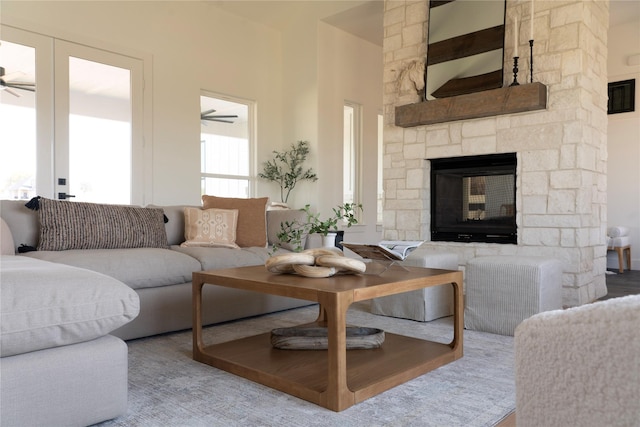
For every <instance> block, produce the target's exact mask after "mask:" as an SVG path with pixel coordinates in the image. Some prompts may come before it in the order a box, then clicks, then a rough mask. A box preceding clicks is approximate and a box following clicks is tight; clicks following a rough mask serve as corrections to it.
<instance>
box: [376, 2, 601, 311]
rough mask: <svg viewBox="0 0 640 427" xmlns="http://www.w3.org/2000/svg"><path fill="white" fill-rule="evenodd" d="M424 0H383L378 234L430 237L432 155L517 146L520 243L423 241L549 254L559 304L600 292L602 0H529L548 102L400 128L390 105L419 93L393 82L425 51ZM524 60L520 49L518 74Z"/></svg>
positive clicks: (520, 11)
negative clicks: (557, 269)
mask: <svg viewBox="0 0 640 427" xmlns="http://www.w3.org/2000/svg"><path fill="white" fill-rule="evenodd" d="M427 3H428V2H427V0H421V1H389V0H387V1H385V16H384V31H385V38H384V45H383V54H384V116H385V127H384V188H385V205H384V238H385V239H393V240H397V239H401V240H429V239H430V200H429V198H430V182H429V181H430V178H429V161H428V159H433V158H443V157H456V156H467V155H480V154H491V153H506V152H516V153H517V159H518V167H517V178H516V179H517V181H516V185H517V190H516V209H517V218H516V222H517V225H518V244H517V245H502V244H484V243H453V242H452V243H448V242H431V243H429V244H430V245H433V246H438V247H442V248H443V249H446V250H447V251H453V252H456V253H457V254H458V255H459V258H460V260H461V264H462V266H463V267H464V265H465V264H466V262H467V261H468V260H469V259H471V258H474V257H478V256H485V255H525V256H527V255H528V256H547V257H553V258H556V259H559V260H561V261H562V262H563V267H564V275H563V305H564V306H577V305H581V304H585V303H588V302H591V301H593V300H594V299H596V298H599V297H601V296H603V295H605V294H606V285H605V278H604V275H605V270H606V246H605V235H606V208H607V206H606V202H607V200H606V172H607V170H606V166H607V113H606V109H607V70H606V67H607V30H608V25H609V24H608V22H609V2H608V0H598V1H591V0H578V1H559V0H552V1H538V0H536V3H535V20H534V38H535V43H534V80H535V81H538V82H541V83H543V84H545V85H546V86H547V88H548V105H547V109H546V111H545V110H542V111H536V112H529V113H520V114H510V115H504V116H497V117H490V118H483V119H475V120H465V121H457V122H449V123H443V124H437V125H429V126H418V127H412V128H400V127H396V126H395V125H394V121H395V117H394V110H395V107H396V106H398V105H405V104H409V103H414V102H417V101H418V100H417V98H416V94H415V93H412V92H409V93H401V92H399V89H398V88H399V85H398V84H397V78H398V75H399V73H400V72H401V71H402V69H403V67H405V66H406V65H407V64H408V63H409V62H411V61H414V60H423V59H424V58H425V55H426V34H427V31H428V13H429V12H428V4H427ZM516 15H517V16H518V20H519V22H520V23H521V27H520V28H521V29H520V34H519V42H520V43H519V51H520V52H521V56H525V54H523V52H528V51H529V44H528V39H529V19H530V2H529V0H507V10H506V24H507V28H506V35H505V58H506V59H505V63H506V64H505V73H504V76H505V86H506V85H508V84H510V83H511V81H512V79H513V75H512V73H511V72H510V70H511V68H512V60H511V58H510V57H511V56H512V52H513V40H514V39H513V31H514V29H513V25H512V23H513V18H514V16H516ZM528 68H529V61H528V54H526V57H525V58H521V73H520V74H519V78H518V80H519V81H520V82H521V83H523V82H528V81H529V71H528ZM523 69H524V70H523Z"/></svg>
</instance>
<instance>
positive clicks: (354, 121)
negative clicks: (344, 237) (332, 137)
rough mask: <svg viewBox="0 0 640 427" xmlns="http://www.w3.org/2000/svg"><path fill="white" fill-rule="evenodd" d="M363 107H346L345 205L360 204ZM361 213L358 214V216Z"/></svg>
mask: <svg viewBox="0 0 640 427" xmlns="http://www.w3.org/2000/svg"><path fill="white" fill-rule="evenodd" d="M361 116H362V107H361V106H360V105H358V104H355V103H352V102H345V105H344V122H343V126H344V136H343V157H342V158H343V171H342V186H343V195H342V202H343V203H356V204H358V203H360V189H359V179H358V177H359V176H360V165H359V158H360V156H359V151H360V145H361V144H360V139H361V135H362V132H361V122H362V120H361ZM359 212H360V211H357V212H356V215H357V214H358V213H359Z"/></svg>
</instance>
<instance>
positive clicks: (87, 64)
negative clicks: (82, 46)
mask: <svg viewBox="0 0 640 427" xmlns="http://www.w3.org/2000/svg"><path fill="white" fill-rule="evenodd" d="M69 88H70V91H69V191H70V194H73V195H75V196H76V197H75V200H78V201H86V202H101V203H115V204H128V203H130V201H131V72H130V71H129V70H127V69H124V68H119V67H114V66H111V65H105V64H101V63H98V62H93V61H88V60H85V59H80V58H74V57H70V58H69Z"/></svg>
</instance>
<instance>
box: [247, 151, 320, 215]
mask: <svg viewBox="0 0 640 427" xmlns="http://www.w3.org/2000/svg"><path fill="white" fill-rule="evenodd" d="M273 154H274V158H273V159H272V160H269V161H267V162H265V163H264V167H263V170H262V172H260V173H258V176H259V177H260V178H262V179H266V180H267V181H271V182H275V183H277V184H279V185H280V201H281V202H282V203H284V204H286V203H287V201H288V200H289V195H290V194H291V191H292V190H293V189H294V188H295V186H296V184H297V183H298V182H300V181H312V182H315V181H317V180H318V177H317V176H316V174H315V172H313V169H312V168H309V169H306V170H305V169H304V168H303V167H302V164H303V163H304V162H305V160H307V156H308V155H309V142H308V141H298V142H297V143H296V144H291V149H290V150H287V151H273Z"/></svg>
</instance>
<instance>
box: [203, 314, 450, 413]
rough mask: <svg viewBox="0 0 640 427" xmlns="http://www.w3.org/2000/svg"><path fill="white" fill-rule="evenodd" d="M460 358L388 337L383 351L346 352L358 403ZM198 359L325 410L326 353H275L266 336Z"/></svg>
mask: <svg viewBox="0 0 640 427" xmlns="http://www.w3.org/2000/svg"><path fill="white" fill-rule="evenodd" d="M310 326H311V325H310ZM456 353H457V354H456ZM460 353H461V352H456V351H454V350H453V349H452V348H451V345H449V344H441V343H436V342H432V341H425V340H421V339H417V338H412V337H406V336H402V335H395V334H390V333H386V334H385V342H384V344H383V345H382V346H381V347H380V348H377V349H367V350H349V351H347V386H348V389H349V390H350V392H352V393H353V399H354V403H359V402H362V401H364V400H366V399H368V398H370V397H372V396H375V395H377V394H379V393H381V392H383V391H385V390H388V389H390V388H392V387H395V386H397V385H400V384H402V383H405V382H407V381H408V380H411V379H413V378H416V377H418V376H420V375H422V374H424V373H426V372H429V371H431V370H433V369H436V368H438V367H440V366H442V365H445V364H447V363H450V362H452V361H454V360H456V359H458V358H460V357H461V354H460ZM194 359H195V360H197V361H199V362H202V363H206V364H208V365H211V366H213V367H216V368H219V369H222V370H224V371H227V372H230V373H233V374H235V375H238V376H241V377H243V378H247V379H250V380H252V381H255V382H257V383H260V384H263V385H265V386H268V387H271V388H274V389H276V390H280V391H282V392H285V393H288V394H291V395H293V396H296V397H299V398H301V399H304V400H307V401H309V402H312V403H315V404H317V405H320V406H324V407H327V403H326V402H327V396H326V394H327V384H328V379H329V372H328V355H327V351H326V350H279V349H275V348H273V347H272V345H271V341H270V333H265V334H260V335H256V336H252V337H248V338H242V339H238V340H235V341H230V342H225V343H221V344H214V345H209V346H206V347H204V348H203V350H202V351H201V352H198V353H197V354H194Z"/></svg>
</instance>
